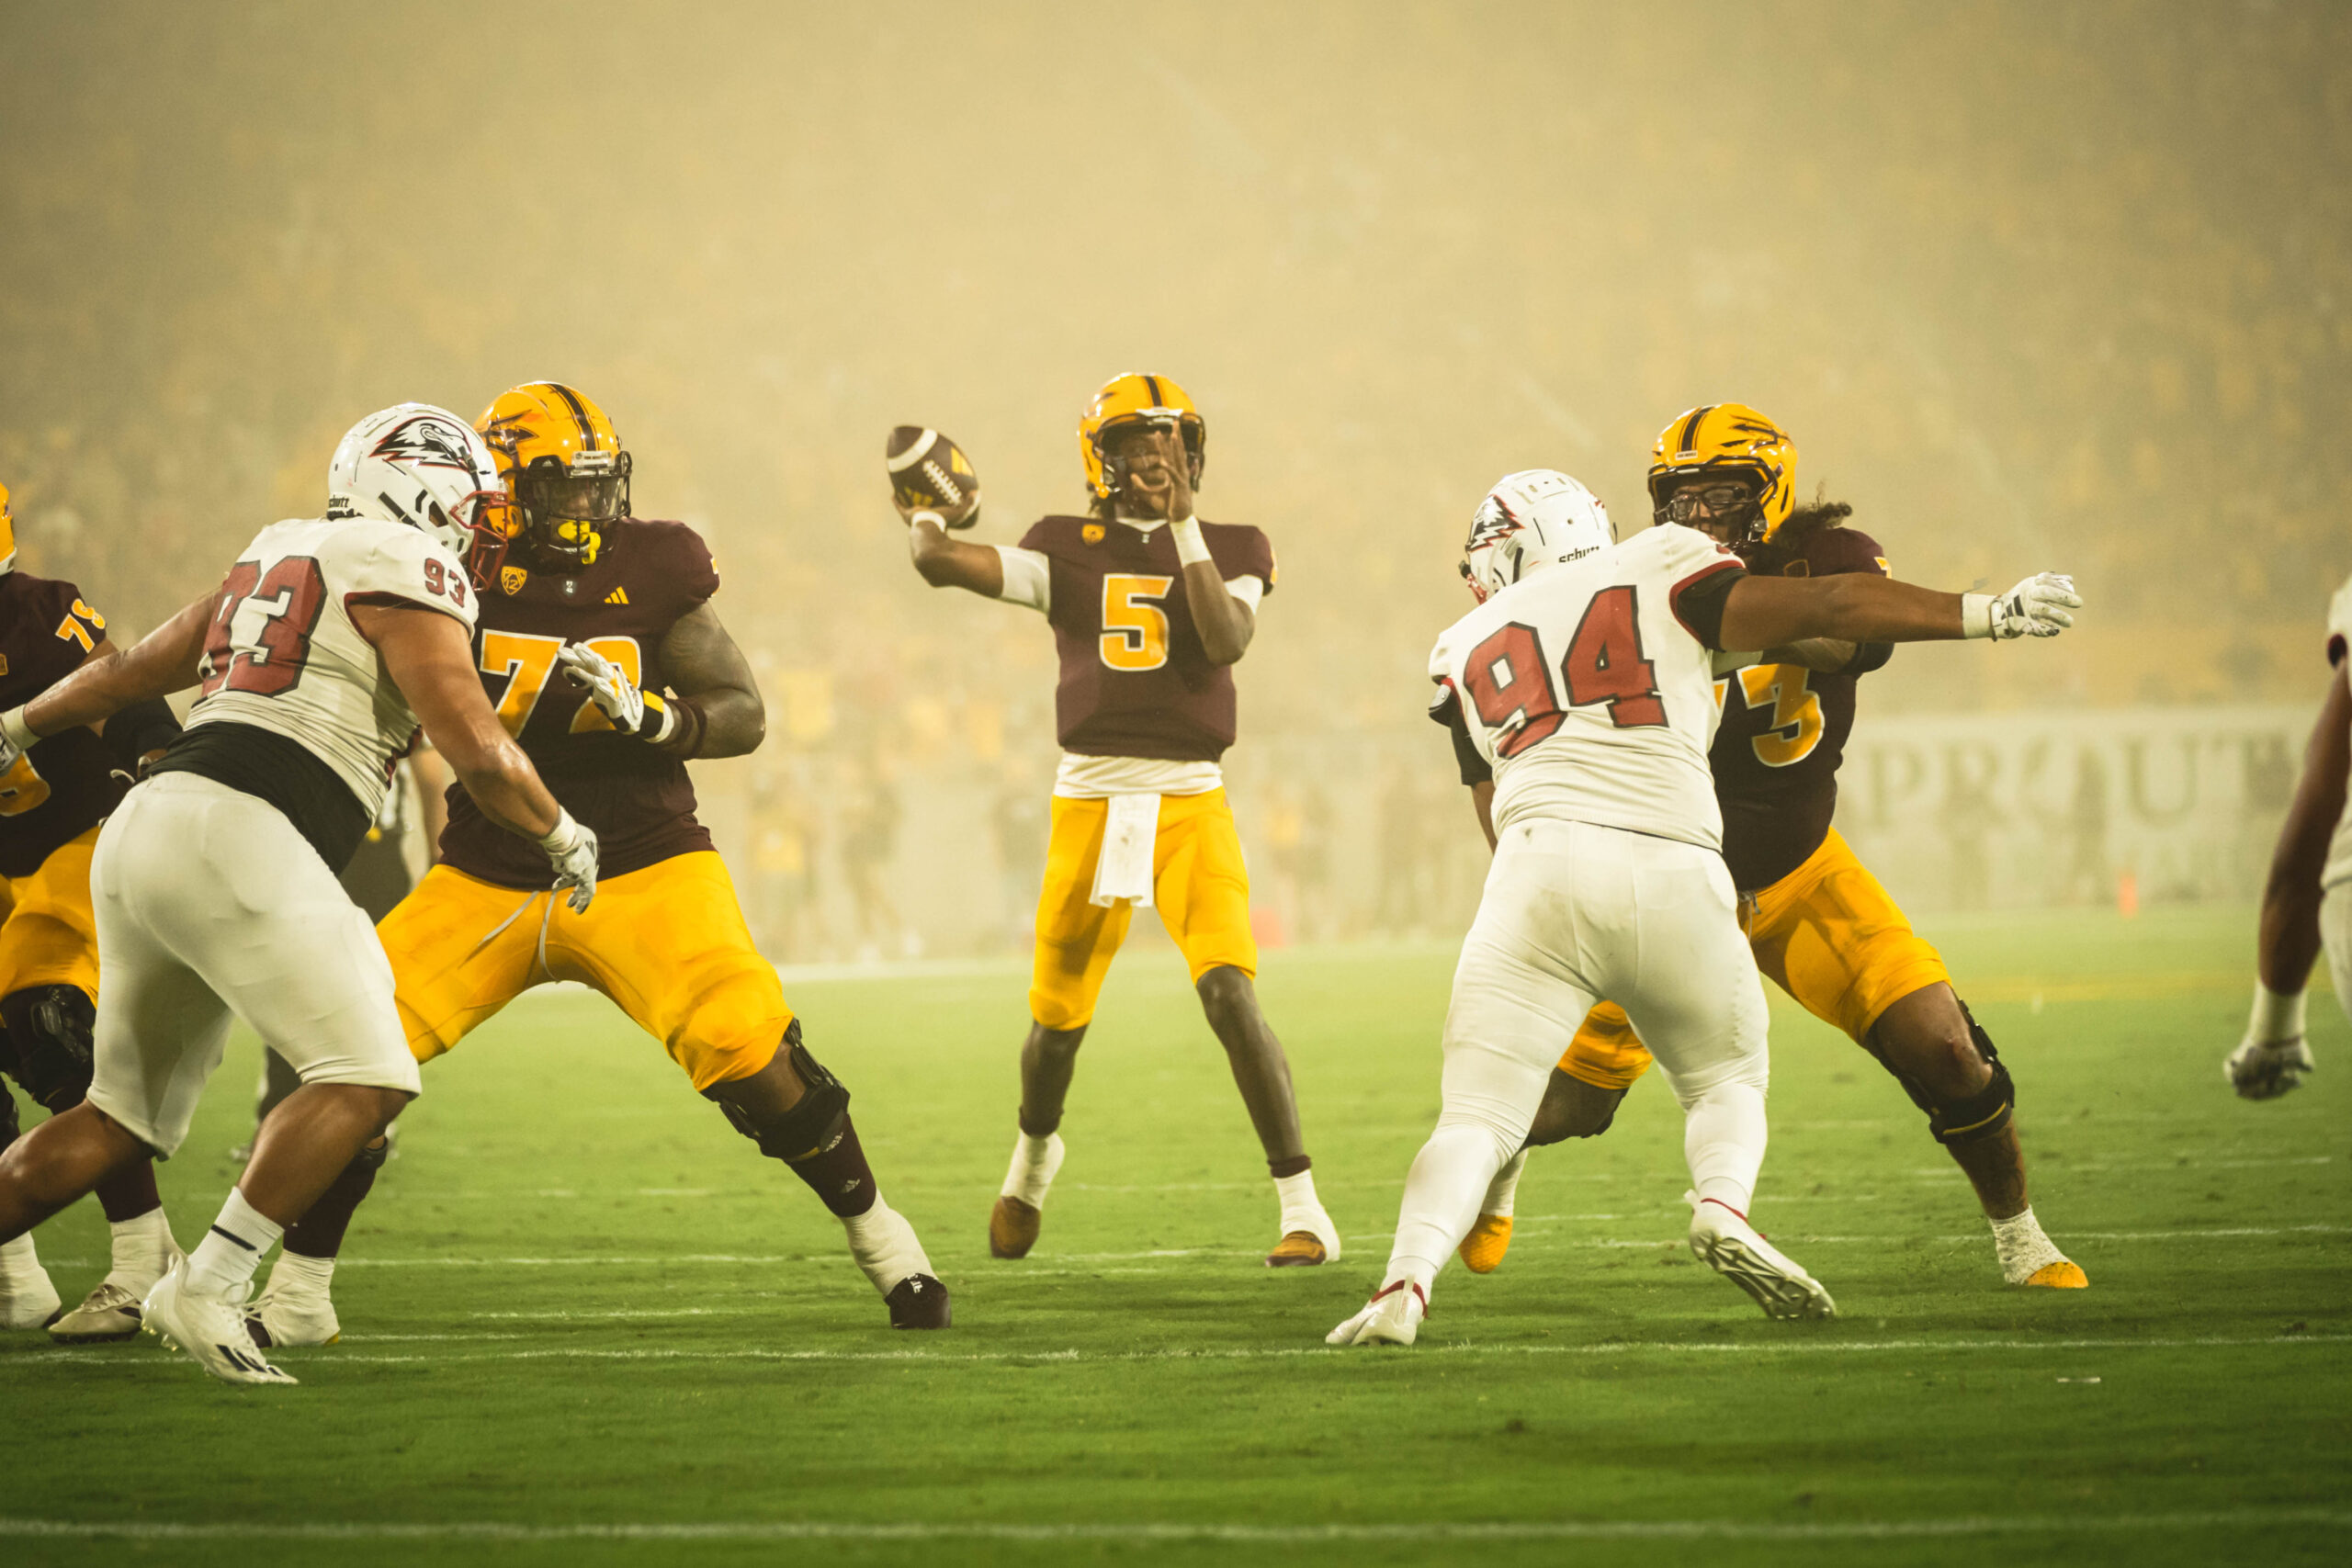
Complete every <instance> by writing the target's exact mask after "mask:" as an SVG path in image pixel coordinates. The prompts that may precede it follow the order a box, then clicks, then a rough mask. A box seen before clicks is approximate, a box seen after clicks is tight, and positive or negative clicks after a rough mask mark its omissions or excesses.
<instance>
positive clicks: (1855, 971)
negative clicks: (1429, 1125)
mask: <svg viewBox="0 0 2352 1568" xmlns="http://www.w3.org/2000/svg"><path fill="white" fill-rule="evenodd" d="M1796 461H1797V454H1796V445H1795V443H1794V442H1792V440H1790V438H1789V436H1788V435H1787V434H1786V433H1785V432H1783V431H1782V430H1781V428H1780V427H1779V426H1778V425H1776V424H1774V423H1772V422H1771V421H1770V419H1767V418H1766V417H1765V416H1764V415H1762V414H1760V413H1758V412H1756V411H1755V410H1754V409H1751V408H1748V407H1747V406H1746V405H1744V404H1740V403H1716V404H1711V405H1708V406H1706V407H1703V408H1696V409H1691V410H1687V411H1685V412H1682V413H1680V414H1678V415H1676V416H1675V419H1674V421H1673V423H1670V424H1668V426H1667V427H1666V429H1665V430H1664V431H1662V432H1660V433H1659V435H1658V438H1657V447H1656V449H1655V451H1654V452H1653V453H1652V457H1651V464H1650V471H1649V488H1650V496H1651V499H1652V501H1653V502H1654V503H1655V505H1656V506H1657V520H1658V521H1659V522H1662V523H1663V522H1669V521H1670V522H1676V523H1684V524H1688V525H1690V526H1691V527H1694V528H1698V529H1701V530H1702V531H1703V532H1705V533H1707V534H1710V535H1712V536H1713V537H1715V538H1716V539H1718V540H1720V541H1721V542H1723V543H1724V544H1725V545H1728V546H1730V547H1732V548H1733V549H1735V550H1736V551H1737V552H1738V553H1739V555H1740V557H1741V558H1742V559H1743V560H1744V561H1745V563H1746V564H1747V570H1749V571H1750V572H1752V573H1772V574H1776V575H1779V576H1783V577H1828V576H1834V575H1836V574H1838V573H1841V572H1871V573H1875V574H1876V575H1878V576H1881V577H1884V576H1886V575H1888V573H1887V566H1886V558H1885V556H1884V555H1883V553H1881V551H1880V549H1879V546H1878V544H1877V542H1876V541H1875V540H1873V539H1871V537H1870V536H1868V535H1866V534H1863V533H1861V532H1860V531H1859V530H1857V529H1854V528H1850V527H1848V526H1846V525H1845V519H1846V517H1847V516H1849V514H1850V513H1852V510H1853V509H1852V508H1851V507H1849V506H1846V505H1843V504H1842V503H1829V504H1816V505H1814V506H1809V507H1803V508H1800V507H1798V506H1796V505H1795V504H1794V495H1795V488H1794V487H1795V483H1796ZM1893 651H1894V649H1893V648H1892V647H1891V646H1889V645H1885V644H1872V643H1865V644H1861V645H1860V646H1856V645H1854V644H1850V643H1834V642H1815V643H1810V644H1804V645H1801V646H1800V647H1798V648H1796V649H1775V650H1773V655H1772V657H1771V661H1769V662H1762V663H1757V664H1751V665H1749V666H1748V667H1747V668H1746V669H1742V670H1738V671H1735V672H1733V673H1732V674H1730V675H1729V676H1727V677H1726V678H1724V680H1721V681H1719V682H1717V683H1716V693H1717V696H1718V700H1719V701H1720V702H1721V704H1722V709H1723V721H1722V724H1721V726H1720V728H1717V730H1716V731H1715V738H1714V743H1713V749H1712V750H1710V752H1709V754H1708V761H1709V762H1710V764H1711V765H1712V768H1713V773H1714V779H1715V797H1716V800H1717V802H1718V803H1719V804H1720V805H1721V806H1722V807H1723V816H1724V861H1725V862H1726V863H1727V864H1728V865H1729V867H1730V870H1731V874H1732V880H1733V883H1734V885H1735V886H1737V887H1738V889H1739V890H1740V897H1741V904H1742V910H1741V913H1742V918H1743V922H1744V924H1745V925H1746V927H1747V933H1748V941H1749V945H1750V946H1751V947H1752V948H1753V949H1754V951H1755V953H1756V962H1757V964H1758V967H1760V968H1761V969H1762V970H1763V971H1764V973H1765V974H1766V975H1768V976H1770V977H1771V978H1772V980H1773V981H1774V982H1775V983H1776V984H1777V985H1779V986H1780V987H1781V989H1782V990H1784V991H1786V992H1788V994H1789V995H1790V996H1792V997H1793V998H1795V999H1796V1000H1797V1001H1798V1002H1799V1003H1801V1004H1802V1005H1803V1006H1804V1009H1805V1010H1806V1011H1808V1012H1810V1013H1812V1014H1813V1015H1814V1016H1815V1017H1816V1018H1818V1019H1820V1020H1822V1021H1824V1022H1826V1023H1830V1024H1834V1025H1836V1026H1837V1027H1838V1029H1840V1030H1842V1031H1844V1032H1845V1033H1846V1034H1847V1036H1848V1037H1849V1039H1851V1040H1852V1041H1853V1042H1854V1043H1856V1044H1858V1045H1860V1046H1861V1047H1862V1048H1863V1049H1864V1050H1866V1051H1868V1052H1869V1053H1870V1054H1871V1055H1873V1056H1875V1057H1876V1058H1877V1059H1878V1061H1879V1064H1880V1065H1881V1066H1883V1067H1885V1068H1886V1070H1887V1071H1888V1072H1889V1073H1891V1074H1892V1075H1894V1078H1895V1080H1896V1081H1897V1082H1898V1083H1900V1084H1901V1085H1902V1086H1903V1088H1904V1089H1905V1092H1906V1093H1908V1094H1909V1095H1910V1097H1911V1099H1912V1101H1913V1103H1915V1104H1917V1106H1918V1107H1919V1109H1920V1110H1921V1111H1925V1112H1927V1116H1928V1134H1929V1135H1930V1136H1932V1137H1933V1138H1934V1139H1935V1140H1936V1142H1938V1143H1939V1144H1941V1145H1943V1146H1944V1148H1945V1149H1946V1151H1947V1152H1949V1153H1950V1154H1951V1157H1952V1160H1953V1162H1954V1163H1956V1164H1957V1165H1958V1166H1959V1167H1960V1168H1961V1169H1962V1171H1964V1172H1966V1173H1967V1176H1968V1179H1969V1180H1970V1182H1971V1183H1972V1184H1973V1186H1974V1187H1975V1189H1976V1196H1977V1199H1978V1201H1979V1202H1980V1203H1981V1205H1982V1206H1983V1208H1984V1211H1985V1219H1986V1220H1987V1222H1988V1223H1989V1224H1991V1226H1992V1230H1993V1239H1994V1248H1995V1251H1996V1255H1997V1256H1998V1258H1999V1261H2000V1265H2001V1269H2002V1274H2003V1277H2004V1278H2005V1279H2006V1280H2007V1282H2008V1283H2010V1284H2012V1285H2032V1286H2041V1287H2053V1288H2057V1289H2080V1288H2081V1287H2083V1286H2085V1285H2087V1284H2088V1283H2089V1280H2088V1278H2087V1277H2086V1275H2085V1274H2084V1272H2083V1270H2082V1269H2081V1268H2080V1266H2078V1265H2077V1264H2075V1262H2074V1261H2073V1260H2072V1259H2070V1258H2067V1257H2066V1256H2065V1254H2064V1253H2063V1252H2061V1251H2059V1249H2058V1247H2056V1245H2055V1244H2054V1243H2052V1241H2051V1240H2050V1238H2049V1237H2048V1236H2047V1235H2044V1234H2043V1232H2042V1229H2041V1222H2040V1221H2039V1220H2037V1219H2036V1218H2035V1217H2034V1213H2033V1210H2032V1208H2031V1206H2030V1204H2029V1203H2028V1202H2027V1200H2026V1176H2025V1155H2024V1152H2023V1150H2022V1149H2021V1148H2020V1147H2019V1146H2018V1133H2017V1127H2016V1125H2015V1123H2014V1122H2013V1121H2012V1119H2011V1109H2012V1107H2013V1105H2014V1104H2015V1101H2016V1089H2015V1086H2014V1085H2013V1084H2012V1082H2011V1081H2010V1077H2009V1071H2008V1068H2007V1066H2004V1065H2003V1064H2002V1062H2001V1059H2000V1055H1999V1054H1998V1053H1997V1052H1996V1050H1995V1049H1994V1046H1993V1042H1992V1039H1991V1037H1990V1036H1989V1035H1987V1034H1986V1033H1985V1030H1984V1027H1983V1026H1982V1025H1980V1024H1979V1023H1977V1021H1976V1020H1975V1019H1974V1017H1973V1016H1972V1015H1971V1014H1970V1012H1969V1010H1968V1009H1967V1008H1966V1007H1965V1006H1963V1005H1962V1002H1961V1000H1960V998H1959V997H1958V996H1957V995H1956V994H1954V992H1953V990H1952V986H1951V974H1950V972H1949V971H1947V970H1946V969H1945V967H1944V963H1943V959H1942V957H1941V956H1940V955H1939V953H1937V952H1936V950H1935V948H1934V947H1933V946H1931V945H1930V944H1929V943H1928V942H1927V940H1926V939H1925V938H1923V937H1921V936H1920V935H1919V934H1918V933H1917V931H1913V930H1912V929H1911V922H1910V920H1909V919H1907V918H1906V917H1905V915H1904V913H1903V910H1902V909H1901V908H1899V907H1898V906H1897V905H1896V904H1895V902H1894V898H1893V897H1892V896H1890V895H1889V894H1888V892H1887V891H1886V889H1885V887H1884V886H1882V885H1881V884H1880V882H1879V880H1878V878H1877V877H1875V876H1873V875H1872V874H1871V872H1870V870H1869V868H1868V867H1866V866H1864V865H1863V864H1862V863H1861V862H1860V860H1859V859H1857V858H1856V857H1855V854H1854V852H1853V851H1852V850H1851V849H1849V848H1848V847H1847V844H1846V840H1845V839H1844V838H1843V837H1842V836H1840V835H1839V833H1838V829H1836V828H1834V827H1832V826H1831V825H1830V819H1831V817H1832V816H1833V814H1834V813H1835V811H1836V808H1837V804H1838V762H1839V761H1841V760H1842V759H1843V757H1844V755H1845V748H1846V737H1847V735H1848V733H1849V731H1850V730H1851V729H1852V728H1853V724H1854V694H1855V683H1856V682H1857V681H1858V680H1859V679H1860V677H1861V676H1862V675H1864V674H1866V673H1868V672H1869V671H1872V670H1876V669H1878V668H1879V667H1880V666H1881V665H1883V664H1884V663H1885V662H1886V660H1887V657H1888V655H1889V654H1891V653H1892V652H1893ZM1791 655H1796V656H1802V659H1803V662H1796V661H1794V660H1792V659H1791V658H1789V657H1788V656H1791ZM1649 1066H1650V1055H1649V1052H1648V1051H1647V1050H1646V1049H1645V1048H1644V1046H1643V1044H1642V1043H1641V1041H1640V1039H1639V1038H1638V1037H1637V1036H1636V1035H1635V1034H1634V1029H1633V1026H1632V1024H1631V1023H1629V1022H1628V1021H1626V1018H1625V1013H1624V1010H1623V1009H1621V1008H1619V1007H1617V1006H1616V1005H1615V1004H1614V1003H1611V1002H1603V1003H1601V1004H1600V1006H1599V1007H1597V1008H1595V1009H1593V1010H1592V1012H1591V1014H1590V1016H1589V1017H1588V1018H1587V1019H1586V1020H1585V1021H1584V1025H1583V1027H1582V1028H1580V1029H1579V1030H1577V1035H1576V1038H1575V1040H1574V1041H1573V1042H1571V1043H1570V1044H1569V1046H1568V1049H1567V1052H1566V1055H1563V1056H1562V1057H1561V1058H1560V1063H1559V1067H1558V1069H1557V1070H1556V1071H1555V1073H1554V1074H1553V1075H1552V1081H1551V1086H1550V1089H1549V1090H1548V1091H1547V1093H1546V1095H1545V1097H1544V1109H1543V1110H1542V1111H1540V1112H1539V1113H1538V1114H1537V1116H1536V1121H1535V1126H1534V1129H1533V1130H1532V1133H1531V1134H1530V1138H1529V1142H1530V1143H1531V1144H1542V1143H1552V1142H1555V1141H1557V1140H1559V1139H1562V1138H1570V1137H1590V1136H1592V1135H1594V1134H1598V1133H1600V1132H1602V1131H1605V1130H1606V1129H1607V1127H1608V1125H1609V1122H1610V1119H1611V1117H1612V1116H1614V1115H1615V1113H1616V1109H1617V1104H1618V1102H1619V1101H1620V1100H1623V1099H1624V1097H1625V1092H1626V1090H1627V1089H1631V1088H1632V1087H1633V1085H1634V1080H1635V1079H1637V1078H1639V1077H1641V1076H1642V1074H1643V1073H1645V1072H1646V1071H1648V1069H1649ZM1525 1157H1526V1156H1525V1155H1524V1153H1523V1152H1522V1154H1521V1157H1520V1158H1519V1159H1518V1160H1514V1161H1513V1162H1511V1163H1510V1165H1508V1166H1506V1167H1504V1168H1503V1171H1502V1173H1501V1175H1500V1176H1498V1178H1497V1179H1496V1184H1495V1187H1494V1189H1493V1190H1491V1191H1489V1192H1488V1194H1487V1200H1486V1201H1485V1202H1484V1203H1483V1204H1482V1205H1481V1212H1480V1215H1479V1220H1478V1224H1476V1227H1474V1228H1473V1229H1472V1231H1471V1233H1470V1235H1469V1236H1468V1237H1467V1238H1466V1239H1465V1240H1464V1242H1463V1244H1462V1248H1461V1251H1462V1257H1463V1260H1464V1263H1466V1264H1467V1265H1468V1266H1469V1267H1470V1268H1471V1269H1473V1270H1475V1271H1477V1272H1480V1273H1484V1272H1486V1271H1487V1270H1488V1269H1493V1268H1494V1267H1495V1266H1496V1265H1497V1264H1498V1263H1499V1262H1501V1261H1502V1256H1503V1252H1504V1250H1505V1248H1507V1247H1509V1245H1510V1210H1511V1201H1512V1190H1513V1188H1514V1187H1515V1186H1516V1184H1517V1181H1518V1179H1519V1173H1520V1170H1521V1168H1522V1167H1523V1165H1524V1161H1525Z"/></svg>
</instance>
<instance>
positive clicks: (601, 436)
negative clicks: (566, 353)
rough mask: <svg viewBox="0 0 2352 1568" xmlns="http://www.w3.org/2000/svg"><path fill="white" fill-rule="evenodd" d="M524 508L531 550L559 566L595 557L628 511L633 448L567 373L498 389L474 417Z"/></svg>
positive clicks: (591, 560)
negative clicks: (570, 383)
mask: <svg viewBox="0 0 2352 1568" xmlns="http://www.w3.org/2000/svg"><path fill="white" fill-rule="evenodd" d="M474 429H475V430H477V431H479V432H481V438H482V439H483V440H484V441H485V442H487V443H489V445H490V449H491V450H492V451H493V452H495V453H497V454H498V471H499V473H500V475H501V476H502V477H503V479H505V480H506V489H507V492H508V493H509V494H511V495H512V496H514V498H515V505H516V507H518V508H519V509H520V510H521V512H522V514H523V521H522V526H521V530H520V532H521V535H522V537H523V539H524V541H525V543H526V547H528V548H529V550H530V551H531V552H532V553H533V554H535V555H537V556H539V557H540V558H542V559H545V560H548V561H549V562H551V563H553V564H555V565H558V566H560V567H583V566H592V565H594V563H595V559H596V554H597V552H598V551H599V550H601V549H602V548H603V547H604V535H603V533H602V532H601V531H600V530H601V528H602V527H603V526H604V525H609V524H613V523H616V522H618V521H619V520H620V519H622V518H624V517H627V516H628V514H629V511H628V476H629V467H630V464H629V456H628V453H627V452H625V451H623V450H622V449H621V438H620V437H619V436H618V435H617V434H614V431H613V422H612V421H611V420H608V419H606V418H605V411H604V410H603V409H600V408H598V407H597V406H596V405H595V404H594V403H593V402H591V401H589V400H588V399H587V397H586V396H585V395H584V394H582V393H580V392H577V391H574V390H573V389H571V388H570V387H567V386H565V385H564V384H563V383H562V382H560V381H526V382H525V383H524V384H523V385H521V386H519V387H510V388H508V389H506V390H505V391H503V392H501V393H499V394H498V398H497V400H496V401H494V402H492V404H491V405H490V407H488V408H486V409H484V410H483V411H482V413H481V418H480V419H478V420H476V421H474Z"/></svg>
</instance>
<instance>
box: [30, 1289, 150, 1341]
mask: <svg viewBox="0 0 2352 1568" xmlns="http://www.w3.org/2000/svg"><path fill="white" fill-rule="evenodd" d="M141 1294H142V1292H138V1291H134V1290H130V1289H129V1288H127V1287H125V1286H122V1285H118V1284H116V1283H115V1282H114V1281H113V1280H105V1281H103V1282H101V1283H100V1284H99V1286H98V1288H97V1289H96V1290H95V1291H92V1292H90V1293H89V1294H88V1295H87V1296H85V1297H84V1298H83V1300H82V1304H81V1305H80V1306H77V1307H75V1308H74V1310H73V1311H72V1312H69V1313H67V1314H64V1315H63V1316H62V1317H60V1318H59V1319H58V1320H57V1321H56V1322H54V1323H52V1324H51V1325H49V1337H51V1339H54V1340H56V1341H57V1342H58V1343H59V1344H60V1345H111V1344H113V1343H115V1342H116V1341H118V1340H123V1339H129V1338H131V1337H134V1336H135V1335H137V1334H138V1332H139V1301H140V1297H141Z"/></svg>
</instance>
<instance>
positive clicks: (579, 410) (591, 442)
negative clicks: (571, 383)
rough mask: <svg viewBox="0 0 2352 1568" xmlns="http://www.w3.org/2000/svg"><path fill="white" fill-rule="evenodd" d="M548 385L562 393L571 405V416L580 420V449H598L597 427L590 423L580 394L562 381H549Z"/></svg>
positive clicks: (591, 450) (586, 450)
mask: <svg viewBox="0 0 2352 1568" xmlns="http://www.w3.org/2000/svg"><path fill="white" fill-rule="evenodd" d="M548 386H550V387H553V388H554V389H556V391H557V392H559V393H560V394H561V396H562V398H563V400H564V401H565V402H567V403H570V404H571V417H572V418H574V419H576V420H578V421H579V422H580V449H581V450H582V451H583V452H594V451H596V450H597V449H598V448H597V446H596V427H595V426H594V425H593V424H591V423H588V411H587V409H586V408H585V407H583V406H582V403H581V401H580V394H579V393H577V392H575V391H573V390H572V389H571V388H569V387H567V386H565V385H564V384H563V383H562V382H560V381H549V382H548Z"/></svg>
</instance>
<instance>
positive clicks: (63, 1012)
mask: <svg viewBox="0 0 2352 1568" xmlns="http://www.w3.org/2000/svg"><path fill="white" fill-rule="evenodd" d="M0 1021H5V1022H6V1026H7V1030H8V1043H10V1044H11V1045H13V1046H14V1047H15V1048H16V1058H17V1060H16V1076H17V1082H18V1083H21V1084H23V1085H24V1086H25V1092H26V1093H27V1094H28V1095H30V1096H32V1098H33V1100H34V1101H35V1103H37V1104H39V1105H40V1107H41V1108H42V1109H43V1110H45V1111H49V1112H50V1113H51V1115H55V1114H56V1113H57V1112H58V1111H70V1110H72V1109H73V1108H74V1106H76V1105H79V1104H80V1103H81V1102H82V1097H83V1096H84V1095H85V1094H87V1093H89V1092H90V1073H91V1058H90V1052H91V1043H90V1033H91V1031H92V1030H93V1029H94V1028H95V1027H96V1024H97V1021H98V1010H97V1008H96V1006H95V1005H93V1004H92V1002H91V1000H90V998H89V997H88V996H87V995H86V994H85V993H84V992H83V990H82V988H81V987H78V986H34V987H29V988H28V989H25V990H21V991H11V992H10V993H9V994H8V995H7V996H6V997H0Z"/></svg>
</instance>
